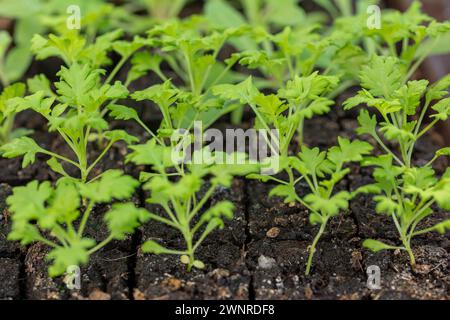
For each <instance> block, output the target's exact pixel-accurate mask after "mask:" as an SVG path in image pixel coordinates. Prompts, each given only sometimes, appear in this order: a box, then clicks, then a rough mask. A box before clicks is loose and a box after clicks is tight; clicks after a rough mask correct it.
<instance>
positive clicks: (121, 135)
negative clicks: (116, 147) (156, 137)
mask: <svg viewBox="0 0 450 320" xmlns="http://www.w3.org/2000/svg"><path fill="white" fill-rule="evenodd" d="M104 136H105V138H106V139H108V140H110V141H111V142H112V143H114V142H117V141H125V143H126V144H133V143H136V142H139V139H138V138H136V137H134V136H132V135H130V134H128V133H127V132H126V131H125V130H112V131H106V132H104Z"/></svg>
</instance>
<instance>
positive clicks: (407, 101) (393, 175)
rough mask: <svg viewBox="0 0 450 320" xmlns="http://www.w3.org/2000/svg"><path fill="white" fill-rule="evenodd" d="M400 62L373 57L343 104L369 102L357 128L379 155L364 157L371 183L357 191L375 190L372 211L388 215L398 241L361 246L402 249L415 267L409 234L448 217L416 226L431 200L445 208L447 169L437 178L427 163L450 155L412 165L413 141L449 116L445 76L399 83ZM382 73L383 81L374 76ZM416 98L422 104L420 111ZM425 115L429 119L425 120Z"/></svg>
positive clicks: (439, 227)
mask: <svg viewBox="0 0 450 320" xmlns="http://www.w3.org/2000/svg"><path fill="white" fill-rule="evenodd" d="M400 66H401V65H399V64H398V61H397V60H396V59H395V58H392V57H387V58H382V57H374V60H373V61H372V63H371V64H370V65H368V66H367V67H366V68H365V69H364V70H363V71H362V73H361V80H362V86H363V90H361V91H360V92H359V93H358V94H357V96H355V97H353V98H350V99H349V100H347V101H346V103H345V108H346V109H350V108H353V107H355V106H357V105H360V104H365V105H367V106H368V109H362V110H361V112H360V115H359V117H358V121H359V124H360V127H359V128H358V129H357V132H358V133H359V134H368V135H370V136H371V137H372V138H374V139H375V141H376V142H377V144H378V145H379V146H380V147H381V149H382V151H383V152H384V154H382V155H380V156H378V157H373V158H367V159H365V160H364V162H363V164H364V165H367V166H375V170H374V172H373V178H374V180H375V183H374V184H371V185H368V186H365V187H362V188H361V189H360V190H359V191H358V192H364V193H370V194H373V195H374V198H373V199H374V201H375V202H376V203H377V206H376V211H377V213H380V214H386V215H388V216H390V217H391V218H392V220H393V222H394V224H395V227H396V229H397V231H398V233H399V238H400V241H401V243H402V246H391V245H387V244H384V243H382V242H380V241H376V240H373V239H369V240H366V241H365V242H364V244H363V245H364V246H365V247H367V248H369V249H371V250H373V251H379V250H383V249H400V250H405V251H407V252H408V254H409V257H410V262H411V266H412V267H413V268H414V266H415V257H414V253H413V250H412V248H411V241H412V239H413V238H414V237H415V236H418V235H421V234H424V233H427V232H431V231H437V232H440V233H442V234H443V233H445V232H446V230H448V229H450V220H446V221H442V222H439V223H437V224H435V225H434V226H432V227H428V228H423V227H421V222H423V221H424V220H425V219H426V218H428V217H430V216H432V215H433V213H434V212H435V207H434V206H435V205H438V206H439V207H441V208H443V209H445V210H449V209H450V202H449V199H450V183H449V182H450V180H449V178H450V169H447V171H446V172H445V173H444V174H443V175H442V176H440V177H439V176H438V175H437V174H436V172H435V171H434V170H433V168H432V164H433V162H434V161H435V160H436V159H437V158H438V157H440V156H448V155H450V149H449V148H444V149H441V150H438V151H437V152H436V154H435V156H434V157H433V158H432V159H431V160H430V161H429V162H428V163H426V164H424V165H421V166H416V165H415V164H414V162H413V154H414V149H415V145H416V142H417V140H419V139H420V138H421V137H423V136H424V135H425V134H426V133H428V132H429V131H430V130H431V129H432V128H433V127H434V126H435V125H436V124H437V123H438V122H439V121H445V120H447V119H448V117H449V115H450V99H449V98H444V97H445V96H446V95H448V88H449V86H450V76H447V77H445V78H443V79H442V80H440V81H438V82H437V83H435V84H433V85H431V86H429V85H428V81H426V80H420V81H409V82H407V83H406V84H403V83H402V81H401V79H403V75H404V72H402V69H401V68H400ZM381 77H383V81H378V80H379V79H381ZM377 79H378V80H377ZM421 101H423V102H424V105H423V107H422V111H421V112H420V114H419V107H420V105H421ZM371 110H376V111H377V113H378V114H379V115H380V117H381V120H378V118H377V115H371V114H370V113H369V111H371ZM429 112H430V115H429V116H427V115H428V113H429ZM427 117H428V122H429V123H428V124H425V123H424V122H425V120H426V118H427ZM386 140H387V141H389V142H390V143H391V144H390V145H388V144H386V143H385V141H386Z"/></svg>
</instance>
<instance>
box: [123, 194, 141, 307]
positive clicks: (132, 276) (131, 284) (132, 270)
mask: <svg viewBox="0 0 450 320" xmlns="http://www.w3.org/2000/svg"><path fill="white" fill-rule="evenodd" d="M138 196H139V198H138V199H139V207H140V208H144V204H145V193H144V190H142V188H139V190H138ZM141 244H142V231H141V230H140V229H136V231H135V232H134V234H133V236H132V238H131V251H130V256H129V257H128V259H127V269H128V279H127V281H128V299H130V300H134V290H135V289H136V288H137V277H136V264H137V255H138V251H139V247H140V246H141Z"/></svg>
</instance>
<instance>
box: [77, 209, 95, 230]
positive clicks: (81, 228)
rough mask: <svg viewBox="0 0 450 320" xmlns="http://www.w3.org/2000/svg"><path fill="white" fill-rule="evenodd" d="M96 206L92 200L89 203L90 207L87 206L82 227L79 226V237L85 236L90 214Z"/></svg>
mask: <svg viewBox="0 0 450 320" xmlns="http://www.w3.org/2000/svg"><path fill="white" fill-rule="evenodd" d="M93 208H94V204H93V203H92V202H91V203H89V205H88V207H87V208H86V211H84V214H83V218H82V219H81V223H80V227H79V228H78V233H77V234H78V237H80V238H81V237H82V236H83V232H84V229H85V227H86V223H87V221H88V219H89V215H90V214H91V211H92V209H93Z"/></svg>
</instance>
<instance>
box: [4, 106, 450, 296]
mask: <svg viewBox="0 0 450 320" xmlns="http://www.w3.org/2000/svg"><path fill="white" fill-rule="evenodd" d="M336 110H339V107H337V108H336ZM355 119H356V117H355V114H354V113H343V112H340V111H339V112H337V111H335V112H333V113H331V114H330V115H329V116H328V117H322V118H315V119H312V120H310V121H309V122H307V125H306V129H305V130H306V132H305V137H306V138H305V139H306V143H307V144H308V145H310V146H319V147H323V148H326V147H329V146H331V145H334V144H335V143H336V139H337V136H338V135H341V136H344V137H349V138H356V137H355V134H354V129H355V127H356V126H357V122H356V120H355ZM33 129H35V133H34V137H35V138H36V139H37V140H38V141H39V142H40V143H41V144H42V145H43V146H44V144H45V147H48V148H50V149H52V150H57V151H58V152H61V153H64V154H69V153H67V150H66V149H65V146H64V144H63V143H61V142H60V141H59V140H58V137H55V136H53V135H49V134H45V133H43V132H45V131H44V130H42V126H41V128H39V121H37V122H36V124H35V127H34V128H33ZM126 129H127V130H129V131H130V132H132V133H134V134H136V135H139V134H141V133H140V131H139V128H137V127H136V126H133V125H132V124H130V125H129V127H127V128H126ZM437 148H438V146H437V142H436V139H434V138H433V135H431V136H429V137H427V138H426V139H424V141H423V142H421V143H420V144H419V145H418V147H417V150H418V151H417V154H416V156H417V159H415V161H416V163H417V164H420V163H423V162H424V161H426V160H428V159H429V158H430V157H431V156H432V153H433V151H434V150H436V149H437ZM92 150H93V151H92V154H91V157H92V158H95V156H96V155H97V154H98V152H99V150H100V148H99V147H96V146H92ZM125 153H126V147H125V146H124V145H120V144H119V145H118V146H117V147H115V148H113V149H112V151H111V152H110V153H109V154H108V156H107V157H105V159H104V160H103V161H102V163H101V164H100V165H99V167H98V170H100V171H102V170H106V169H109V168H120V169H123V170H125V171H126V172H127V173H128V174H131V175H133V176H138V174H139V171H142V170H143V169H144V168H136V167H133V166H129V165H126V164H124V160H123V158H124V155H125ZM46 160H48V159H46V158H45V157H38V159H37V161H36V163H35V164H34V165H32V166H31V167H29V168H26V169H21V163H20V161H19V160H16V159H13V160H7V159H2V160H0V165H1V166H2V177H1V179H0V181H1V184H0V213H1V214H0V270H2V273H1V274H0V299H136V300H141V299H250V300H253V299H449V298H450V272H449V271H450V253H449V251H450V237H448V236H447V237H445V236H440V235H438V234H434V233H432V234H427V235H425V236H422V237H419V238H416V239H415V240H414V241H413V247H414V252H415V255H416V259H417V268H416V270H415V271H414V272H412V271H411V268H410V267H409V264H408V258H407V256H406V255H405V254H403V253H402V252H395V251H389V252H388V251H386V252H379V253H376V254H375V253H372V252H369V251H367V250H365V249H363V248H362V247H361V243H362V241H363V240H364V239H366V238H368V237H370V238H375V239H378V240H382V241H384V242H386V243H391V244H398V237H397V234H396V232H395V229H394V227H393V224H392V222H391V221H390V219H389V218H387V217H385V216H382V215H377V214H376V213H375V210H374V204H373V202H372V201H371V199H370V198H369V197H367V196H359V197H358V198H356V199H354V200H353V201H352V202H351V206H350V208H349V210H348V211H347V212H343V213H342V214H341V215H340V216H338V217H335V218H334V219H333V220H331V221H330V223H329V225H328V228H327V231H326V233H325V234H324V235H323V237H322V239H321V240H320V242H319V245H318V248H317V251H316V253H315V256H314V261H313V267H312V270H311V274H310V275H309V276H305V275H304V272H305V265H306V260H307V254H308V246H309V244H310V243H311V241H312V239H313V237H314V236H315V234H316V232H317V227H314V226H311V225H310V223H309V220H308V212H307V210H306V209H305V208H303V207H302V206H301V205H299V204H285V203H283V200H282V199H280V198H277V197H273V198H269V197H268V193H269V192H270V190H271V188H272V187H273V186H274V185H271V184H270V183H266V184H263V183H261V182H258V181H254V180H245V179H235V181H234V182H233V185H232V187H231V188H230V189H219V190H217V192H216V193H215V194H214V196H213V197H212V199H211V200H210V203H209V204H214V203H215V202H217V201H221V200H223V199H228V200H230V201H232V202H233V203H234V204H235V206H236V211H235V215H234V218H233V220H232V221H228V222H227V223H226V225H225V228H224V229H223V230H218V231H216V232H214V233H213V234H212V235H210V236H209V237H208V238H207V239H206V240H205V241H204V243H203V244H202V246H201V247H200V248H199V249H198V251H197V258H198V259H200V260H202V261H203V262H204V263H205V265H206V268H205V269H204V270H197V269H194V270H192V271H191V272H186V270H185V266H184V265H183V264H182V263H181V262H180V260H179V257H177V256H169V255H159V256H158V255H152V254H144V253H143V252H142V251H141V250H140V247H141V244H142V243H143V242H145V241H146V240H148V239H152V240H156V241H159V242H161V243H162V244H163V245H165V246H167V247H170V248H174V249H177V248H183V242H182V241H181V235H180V234H178V233H177V232H175V231H174V230H172V229H170V228H167V227H165V226H164V225H161V224H160V223H157V222H149V223H147V224H145V225H144V226H143V227H141V228H140V229H139V230H138V231H137V232H136V233H135V234H133V235H131V236H129V237H128V238H127V239H125V240H124V241H120V242H119V241H118V242H112V243H110V244H109V245H108V246H106V247H105V248H103V249H102V250H101V251H99V252H98V253H96V254H94V255H93V256H92V257H91V260H90V262H89V263H88V265H86V266H83V267H82V268H81V289H80V290H69V289H67V287H66V286H65V284H64V282H63V279H62V278H61V277H60V278H56V279H51V278H49V277H48V275H47V267H48V261H47V260H46V259H45V255H46V254H47V252H48V248H47V247H46V246H44V245H42V244H33V245H30V246H28V247H21V246H19V245H18V244H17V243H15V242H10V241H7V240H6V236H7V233H8V231H9V228H10V217H9V212H8V210H7V207H6V198H7V197H8V196H9V195H10V194H11V189H12V187H14V186H19V185H24V184H26V183H27V182H29V181H31V180H33V179H39V180H52V181H55V180H56V179H57V178H58V177H57V176H56V175H54V174H51V173H49V170H48V167H47V165H46V163H45V161H46ZM447 166H448V163H446V162H445V161H444V162H442V161H441V162H438V163H437V164H436V170H437V171H438V172H439V171H442V170H443V169H444V168H446V167H447ZM369 182H371V178H370V171H369V170H368V169H366V168H362V169H361V168H359V167H358V166H352V167H351V174H350V175H349V176H348V177H347V179H346V180H344V181H343V182H342V183H341V185H340V186H339V188H348V189H350V190H353V189H355V188H357V187H358V186H360V185H363V184H365V183H369ZM298 192H299V193H300V194H302V193H303V194H304V192H306V189H305V188H304V186H302V185H300V186H299V190H298ZM145 199H146V194H145V192H143V191H139V192H138V194H137V196H136V198H135V199H134V202H135V203H136V205H137V206H140V207H146V208H147V209H149V210H151V211H152V212H155V213H158V212H160V208H158V207H153V206H152V207H151V206H149V205H147V204H146V203H145ZM107 209H108V206H98V207H96V208H95V210H94V212H93V214H92V219H91V221H90V224H89V226H88V228H87V233H88V235H89V236H91V237H93V238H95V239H97V240H102V239H103V238H104V237H105V236H106V230H105V227H104V223H103V221H102V217H103V213H104V212H105V211H106V210H107ZM442 218H447V219H448V218H450V213H449V212H443V211H438V210H437V209H436V214H435V215H434V216H433V217H432V218H430V219H428V220H427V221H425V222H424V225H431V224H432V223H433V221H434V222H436V221H438V220H439V219H442ZM369 266H378V267H379V268H380V271H381V278H380V279H381V286H380V287H381V288H380V289H369V288H368V287H367V273H366V270H367V268H368V267H369Z"/></svg>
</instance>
